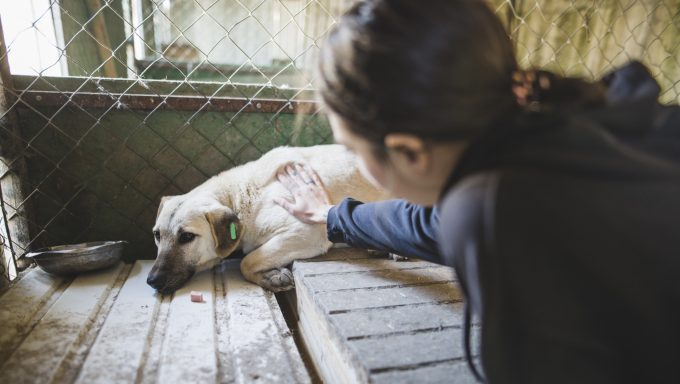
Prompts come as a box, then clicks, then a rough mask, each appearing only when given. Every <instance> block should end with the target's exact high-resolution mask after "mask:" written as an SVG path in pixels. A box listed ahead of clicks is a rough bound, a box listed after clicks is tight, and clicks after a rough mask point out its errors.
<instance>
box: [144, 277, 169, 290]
mask: <svg viewBox="0 0 680 384" xmlns="http://www.w3.org/2000/svg"><path fill="white" fill-rule="evenodd" d="M146 283H147V284H149V285H150V286H152V287H154V288H156V289H158V288H160V287H162V286H163V285H164V284H165V278H164V277H163V275H161V274H160V273H150V274H149V276H148V277H147V278H146Z"/></svg>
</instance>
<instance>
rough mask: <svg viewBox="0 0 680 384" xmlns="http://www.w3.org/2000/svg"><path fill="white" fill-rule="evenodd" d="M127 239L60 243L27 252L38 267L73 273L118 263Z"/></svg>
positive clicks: (61, 273) (50, 271)
mask: <svg viewBox="0 0 680 384" xmlns="http://www.w3.org/2000/svg"><path fill="white" fill-rule="evenodd" d="M126 243H127V242H126V241H96V242H90V243H81V244H71V245H58V246H54V247H47V248H42V249H39V250H37V251H35V252H30V253H28V254H26V257H27V258H29V259H31V260H35V262H36V264H38V267H40V268H41V269H43V270H44V271H45V272H48V273H52V274H55V275H61V276H64V275H73V274H77V273H81V272H87V271H94V270H97V269H103V268H108V267H111V266H113V265H116V264H117V263H118V262H119V261H120V259H121V257H122V255H123V246H124V245H125V244H126Z"/></svg>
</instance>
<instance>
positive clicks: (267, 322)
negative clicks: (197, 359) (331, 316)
mask: <svg viewBox="0 0 680 384" xmlns="http://www.w3.org/2000/svg"><path fill="white" fill-rule="evenodd" d="M223 277H224V281H225V283H226V284H225V294H226V305H227V308H226V310H227V312H228V316H227V318H228V324H226V326H225V324H220V327H221V329H220V333H224V332H227V333H228V340H229V345H230V346H231V349H232V354H233V359H234V363H233V366H234V369H235V370H236V372H235V373H236V381H237V382H242V383H250V382H258V383H308V382H310V379H309V375H308V374H307V372H306V370H305V369H304V365H303V363H302V360H301V358H300V355H299V353H298V351H297V348H296V347H295V346H294V344H293V342H292V336H291V334H290V332H289V331H288V330H287V328H286V329H283V328H282V327H283V326H285V325H284V324H281V322H282V320H283V319H282V318H279V319H277V317H279V316H281V314H280V308H279V306H278V304H277V303H276V301H275V300H274V299H273V297H271V293H269V292H265V291H264V290H263V289H262V288H261V287H259V286H257V285H255V284H252V283H249V282H247V281H246V280H245V279H244V278H243V277H242V276H241V273H240V271H239V264H238V261H236V260H235V261H230V262H225V263H223Z"/></svg>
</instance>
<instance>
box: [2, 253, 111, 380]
mask: <svg viewBox="0 0 680 384" xmlns="http://www.w3.org/2000/svg"><path fill="white" fill-rule="evenodd" d="M122 270H124V268H123V264H122V263H120V264H119V265H118V266H116V267H114V268H111V269H107V270H104V271H98V272H93V273H88V274H84V275H80V276H79V277H77V278H76V279H75V280H74V281H73V283H71V285H70V286H69V287H68V288H67V289H66V291H64V293H63V294H62V295H61V297H59V299H58V300H57V301H56V302H55V303H54V305H53V306H52V307H51V308H50V310H49V311H48V312H47V313H46V314H45V316H44V317H43V318H42V319H41V320H40V322H39V323H38V324H37V325H36V326H35V328H34V329H33V330H32V331H31V333H30V334H29V335H28V336H27V337H26V339H25V340H24V341H23V342H22V343H21V345H20V346H19V347H18V348H17V349H16V350H15V351H14V353H13V354H12V355H11V357H10V358H9V359H8V360H7V361H6V362H5V364H4V365H3V366H2V368H1V369H0V382H6V383H21V382H31V381H33V379H34V378H36V377H39V378H41V380H42V381H48V380H47V379H48V378H51V377H52V376H53V374H54V373H56V371H57V370H59V368H60V366H61V365H63V364H66V365H68V364H69V362H68V361H65V360H64V358H65V357H66V356H67V355H68V354H69V353H70V352H71V351H72V350H73V349H76V348H78V347H80V341H81V339H82V338H83V337H84V335H86V334H87V332H88V330H89V328H90V327H91V326H92V324H93V322H94V319H95V317H96V315H97V313H98V311H99V310H100V308H101V306H102V303H103V302H104V301H105V299H106V298H107V296H108V295H109V292H110V290H111V287H112V286H113V284H114V283H115V282H116V280H117V278H118V275H119V274H120V272H121V271H122Z"/></svg>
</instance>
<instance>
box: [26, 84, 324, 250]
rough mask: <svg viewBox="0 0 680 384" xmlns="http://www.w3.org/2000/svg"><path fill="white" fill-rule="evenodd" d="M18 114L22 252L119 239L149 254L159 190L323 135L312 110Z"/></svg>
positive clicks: (181, 187)
mask: <svg viewBox="0 0 680 384" xmlns="http://www.w3.org/2000/svg"><path fill="white" fill-rule="evenodd" d="M61 81H62V82H64V81H65V82H66V83H65V84H68V82H69V80H61ZM61 86H62V87H63V86H64V83H62V84H61ZM242 92H248V91H247V90H245V91H242ZM18 112H19V124H20V127H21V130H22V134H23V138H24V140H25V149H26V161H27V166H28V173H29V180H30V189H31V190H32V193H31V194H30V196H29V198H28V203H29V208H31V209H32V212H34V218H33V219H34V220H33V222H32V223H31V224H32V225H31V228H32V237H33V238H35V240H34V243H33V246H32V247H31V248H33V249H35V248H37V247H40V246H47V245H56V244H67V243H74V242H83V241H95V240H128V241H129V242H130V245H129V246H128V248H127V253H126V257H127V258H128V259H131V258H153V257H155V245H154V244H153V239H152V236H151V227H152V226H153V223H154V220H155V216H156V210H157V206H158V202H159V200H160V197H161V196H164V195H173V194H179V193H184V192H187V191H189V190H191V189H192V188H194V187H195V186H196V185H198V184H200V183H201V182H203V181H204V180H206V179H207V178H209V177H210V176H212V175H215V174H217V173H219V172H220V171H223V170H226V169H229V168H230V167H233V166H235V165H238V164H242V163H245V162H248V161H250V160H253V159H256V158H258V157H259V156H260V155H261V154H262V153H264V152H266V151H268V150H270V149H272V148H274V147H277V146H280V145H302V146H306V145H314V144H321V143H329V142H331V141H332V138H331V135H330V130H329V127H328V125H327V123H326V121H325V119H324V118H323V117H321V116H319V115H304V116H303V115H299V116H296V115H294V114H284V113H281V114H274V113H243V112H241V113H233V112H228V113H227V112H201V113H198V114H196V113H194V112H193V111H173V110H163V109H158V110H155V111H130V110H126V109H125V108H123V109H115V108H113V109H110V110H105V109H86V110H83V109H81V108H79V107H76V106H68V107H65V108H60V107H37V108H36V107H35V106H31V107H30V108H28V107H26V106H23V107H19V108H18Z"/></svg>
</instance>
